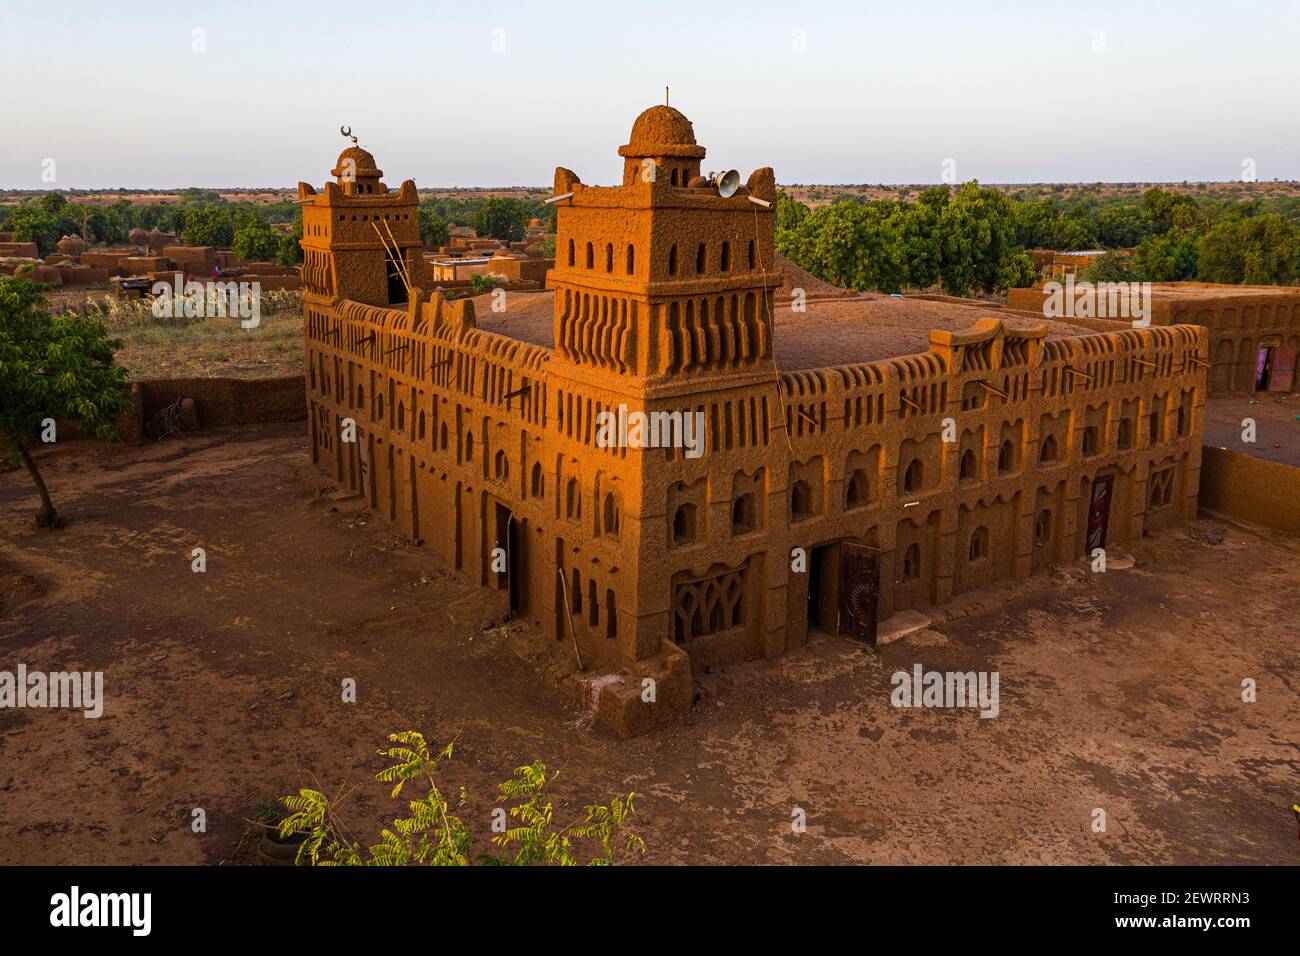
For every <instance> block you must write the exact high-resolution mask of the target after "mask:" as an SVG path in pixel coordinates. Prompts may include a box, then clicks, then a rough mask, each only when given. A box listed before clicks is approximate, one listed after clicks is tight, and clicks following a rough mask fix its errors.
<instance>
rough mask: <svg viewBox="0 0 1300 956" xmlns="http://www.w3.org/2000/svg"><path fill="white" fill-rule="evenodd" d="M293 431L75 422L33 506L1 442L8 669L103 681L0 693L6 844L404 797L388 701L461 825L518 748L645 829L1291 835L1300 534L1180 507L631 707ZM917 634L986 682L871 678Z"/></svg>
mask: <svg viewBox="0 0 1300 956" xmlns="http://www.w3.org/2000/svg"><path fill="white" fill-rule="evenodd" d="M306 448H307V446H306V441H305V439H304V437H303V435H302V434H301V426H300V425H299V426H293V425H287V426H265V427H261V426H259V427H253V428H247V429H237V430H229V431H222V432H208V433H200V434H195V435H191V436H188V437H186V438H185V439H183V440H177V441H172V442H168V443H165V444H162V445H147V446H144V447H141V448H121V447H117V448H109V447H107V446H98V445H86V444H77V443H70V444H69V445H67V446H64V447H61V448H59V449H57V450H52V451H50V452H47V453H45V454H44V455H42V456H41V462H42V465H43V467H44V468H45V470H46V475H47V478H48V480H49V483H50V485H51V488H52V490H53V493H54V495H55V496H56V503H57V504H58V505H59V506H60V507H61V509H62V511H63V513H64V515H65V517H66V519H67V525H66V527H64V528H62V529H60V530H57V531H53V532H37V531H36V530H35V529H34V527H33V526H32V525H31V523H30V517H31V512H32V510H33V508H34V503H33V496H32V493H31V489H30V487H29V483H28V481H27V477H26V475H25V474H24V473H21V472H3V473H0V670H9V671H13V670H15V669H16V667H17V664H18V663H20V662H22V663H25V664H26V665H27V666H28V668H29V670H38V669H40V670H68V669H73V668H76V669H82V670H102V671H103V672H104V680H105V696H106V701H107V702H106V704H105V712H104V716H103V717H102V718H101V719H99V720H92V719H85V718H84V717H82V716H81V714H80V713H79V712H71V711H67V710H27V709H24V710H0V863H91V864H97V863H219V862H223V861H232V860H233V861H239V860H244V859H247V858H248V850H247V845H246V844H245V845H243V846H241V837H242V835H243V834H244V832H245V829H246V822H245V821H246V819H247V818H248V817H249V816H250V815H251V813H252V807H253V805H254V804H255V803H256V802H257V801H259V800H261V799H263V798H265V797H268V796H273V795H279V794H284V793H288V792H291V791H293V790H295V789H296V788H298V787H300V786H311V785H314V784H319V785H320V786H321V787H323V788H324V789H326V790H328V791H331V792H332V791H335V790H337V789H338V788H339V787H342V786H344V785H349V786H354V787H355V790H354V791H353V792H352V795H351V796H350V797H349V799H348V800H347V802H346V804H345V817H346V818H347V820H348V823H349V825H350V826H351V827H352V829H353V831H354V833H357V834H358V835H363V836H369V835H373V834H376V833H377V831H378V828H379V826H380V825H382V824H383V823H385V822H386V821H388V820H389V819H391V816H392V815H393V811H394V806H393V804H392V803H391V802H390V801H389V799H388V796H387V790H386V788H384V787H382V786H380V785H378V784H375V783H374V782H373V781H372V780H371V779H370V778H371V775H372V774H373V773H374V772H375V771H376V770H377V769H379V767H380V766H381V761H380V760H379V758H378V757H377V756H376V755H375V751H376V750H377V748H378V747H379V746H380V744H381V743H383V740H384V735H385V734H387V733H388V732H390V731H393V730H398V729H407V728H410V729H419V730H423V731H425V732H426V733H428V734H430V735H431V736H432V737H433V738H434V739H436V740H439V741H441V740H449V739H451V738H453V737H456V738H457V739H458V744H457V747H458V749H457V754H456V757H455V759H454V760H453V761H452V763H451V764H450V765H449V766H448V769H447V775H446V784H447V788H448V790H449V791H450V792H455V791H456V790H457V789H458V788H459V787H461V786H464V787H466V788H467V790H468V792H469V794H470V796H469V802H468V803H467V804H466V806H465V807H464V808H463V809H462V811H461V815H462V817H463V818H464V819H465V820H466V821H467V823H468V824H469V825H470V826H471V828H473V829H476V830H478V831H479V832H483V833H486V832H487V830H488V824H489V819H490V813H491V808H492V807H493V806H494V805H495V801H494V800H493V788H494V786H495V784H496V783H497V782H499V781H500V780H502V779H504V778H505V777H507V776H508V775H509V773H510V771H511V770H512V769H513V768H514V767H515V766H518V765H520V764H522V763H525V762H527V761H531V760H533V759H540V760H542V761H544V762H545V763H546V764H547V765H548V766H549V767H552V768H559V769H560V770H561V773H560V777H559V779H558V780H557V781H556V784H555V787H554V791H555V794H556V796H557V808H558V810H559V814H558V816H559V818H561V819H568V818H571V817H572V816H575V815H576V814H577V813H578V809H579V808H580V806H581V805H582V804H583V803H584V802H585V801H587V800H591V799H600V800H607V799H608V798H609V797H610V796H612V795H614V794H616V793H619V792H626V791H629V790H634V791H636V793H637V803H636V808H637V813H636V821H637V823H638V826H639V828H640V830H641V832H642V833H643V835H644V836H645V838H646V840H647V842H648V844H649V853H648V855H647V856H646V857H645V858H644V859H645V860H646V861H647V862H652V863H723V862H729V863H960V864H974V863H1007V864H1012V863H1039V862H1042V863H1087V864H1104V863H1243V862H1253V863H1292V864H1294V863H1296V862H1297V861H1300V843H1297V841H1296V821H1295V818H1294V815H1293V814H1292V812H1291V810H1290V806H1291V804H1292V803H1293V802H1296V801H1297V800H1300V735H1298V731H1300V702H1298V700H1300V699H1298V697H1297V691H1300V678H1298V677H1297V674H1300V667H1298V664H1300V661H1298V660H1297V658H1300V648H1298V647H1297V643H1296V639H1295V635H1296V633H1297V630H1296V624H1295V622H1296V617H1297V612H1298V611H1300V542H1297V541H1296V540H1295V539H1293V538H1285V537H1282V536H1280V535H1274V534H1271V533H1266V532H1259V531H1253V530H1248V529H1246V528H1242V527H1238V526H1235V525H1231V524H1227V523H1224V522H1219V521H1201V522H1197V523H1195V524H1194V525H1191V526H1188V527H1186V528H1181V529H1174V530H1170V531H1167V532H1164V533H1162V534H1160V535H1159V536H1157V537H1154V538H1151V539H1147V540H1146V541H1145V542H1143V543H1142V544H1141V545H1140V546H1138V547H1135V548H1133V549H1132V551H1133V553H1134V555H1135V557H1136V559H1137V565H1136V567H1135V568H1133V569H1131V570H1127V571H1111V572H1109V573H1106V574H1102V575H1097V576H1090V575H1086V574H1083V573H1082V572H1079V571H1078V570H1077V569H1074V575H1073V576H1071V575H1070V574H1066V573H1058V574H1057V575H1055V576H1053V577H1052V578H1049V579H1046V580H1045V581H1044V582H1043V587H1042V588H1041V589H1040V590H1039V591H1038V592H1037V593H1036V594H1033V595H1031V596H1028V597H1024V598H1022V599H1020V600H1018V601H1016V602H1014V603H1011V604H1002V603H1000V602H999V601H998V599H997V595H996V592H990V600H989V602H988V604H987V606H989V607H992V608H995V609H994V610H991V611H989V612H987V613H983V614H979V615H975V616H971V617H966V618H963V619H960V620H958V621H955V622H953V623H951V624H944V625H942V626H940V627H938V628H937V629H930V630H926V631H922V632H920V634H919V635H917V636H914V637H910V638H906V639H904V640H902V641H899V642H897V643H895V644H891V645H888V646H886V647H882V648H878V649H872V648H867V647H865V646H862V645H859V644H856V643H853V642H850V641H848V640H846V639H840V638H832V637H825V638H821V639H817V640H815V641H813V642H812V643H811V644H810V645H809V646H808V647H807V648H806V649H804V650H802V651H800V652H798V653H795V654H792V655H790V656H788V657H785V658H782V659H778V660H773V661H752V662H746V663H742V664H738V665H734V666H731V667H727V668H725V669H723V670H721V671H715V672H714V673H712V674H702V675H700V683H701V688H700V692H701V693H700V699H699V701H698V703H697V704H696V707H695V708H694V710H693V711H692V712H691V714H690V715H689V716H688V717H687V718H686V719H685V720H684V721H683V722H682V723H680V724H678V725H675V726H673V727H670V728H666V729H664V730H662V731H659V732H657V733H655V734H653V735H651V736H648V737H644V738H639V739H634V740H619V739H617V738H616V737H614V736H613V735H611V734H610V733H608V732H607V731H604V730H602V729H600V728H593V727H591V726H590V725H589V721H588V719H587V718H586V717H585V716H584V715H583V714H582V713H581V712H580V711H579V710H578V709H577V707H576V706H575V705H574V704H572V703H571V702H570V700H569V698H568V697H567V696H566V695H565V693H564V692H562V690H561V689H560V688H559V687H558V686H557V683H556V680H557V675H559V674H560V673H562V672H563V669H564V667H563V665H564V663H565V661H566V656H565V655H566V653H567V648H565V647H564V646H563V645H562V644H561V645H558V646H557V645H553V644H551V642H549V641H547V640H546V639H545V638H544V637H542V636H541V635H540V634H538V633H537V632H536V631H535V630H533V629H531V628H524V629H487V630H485V629H484V627H483V625H484V623H485V621H486V620H487V618H488V616H489V615H490V612H491V609H490V608H489V606H488V604H487V602H486V601H485V598H484V597H483V595H482V593H481V592H479V591H478V590H477V589H474V588H471V587H468V586H466V585H464V584H463V583H460V582H459V581H457V580H456V579H454V578H452V577H451V576H450V575H449V574H448V573H447V572H446V571H445V570H444V569H443V568H441V567H440V566H439V564H438V562H437V561H436V559H434V558H433V557H432V556H431V555H430V553H429V552H428V551H427V550H425V549H423V548H419V547H416V546H414V545H412V544H410V543H409V542H406V541H403V540H402V539H401V538H400V537H399V536H398V535H397V534H396V533H395V532H394V531H393V530H392V529H391V528H390V527H388V526H387V525H386V524H384V523H383V522H382V521H380V520H379V519H377V518H374V517H373V516H370V515H369V514H367V513H366V512H364V511H361V510H359V509H358V506H357V505H356V504H355V503H354V502H352V501H350V500H348V499H343V498H341V497H340V496H339V495H338V494H337V493H336V492H335V491H334V490H333V489H332V486H331V485H330V484H329V483H328V481H327V480H326V478H325V477H324V476H323V475H321V474H319V473H317V472H315V471H314V470H313V469H312V468H311V467H310V466H309V464H308V461H307V451H306ZM1207 531H1209V532H1214V534H1213V535H1211V536H1210V537H1208V538H1207V536H1206V532H1207ZM1218 535H1222V540H1221V541H1219V542H1218V543H1213V542H1214V541H1218ZM195 547H203V548H205V549H206V550H207V571H206V572H205V573H203V574H196V573H194V572H192V571H191V567H190V562H191V557H190V553H191V549H193V548H195ZM915 663H921V664H923V665H924V667H925V668H926V669H928V670H941V671H947V670H962V671H966V670H976V671H979V670H996V671H997V672H998V673H999V675H1000V678H999V679H1000V691H1001V701H1000V715H999V716H998V717H997V718H996V719H989V720H985V719H981V718H980V717H979V716H978V715H977V714H976V713H975V712H974V711H972V710H956V709H949V710H942V709H937V710H925V709H910V710H904V709H895V708H893V707H892V706H891V705H890V692H891V690H892V685H891V681H890V675H891V674H892V673H894V672H895V671H898V670H903V671H910V670H911V668H912V666H913V665H914V664H915ZM346 677H351V678H354V679H355V680H356V681H357V687H358V700H357V702H356V703H351V704H346V703H343V702H342V700H341V694H340V686H341V685H340V682H341V681H342V679H343V678H346ZM1245 678H1251V679H1253V680H1254V681H1256V682H1257V686H1258V701H1257V702H1256V703H1244V702H1242V700H1241V686H1242V681H1243V679H1245ZM195 808H202V809H203V810H204V811H205V813H206V816H207V821H208V829H207V832H206V833H194V832H192V831H191V826H190V824H191V820H192V811H193V810H194V809H195ZM1098 808H1101V809H1103V810H1105V812H1106V815H1107V827H1106V831H1105V832H1104V833H1094V832H1093V829H1092V822H1093V820H1094V811H1095V810H1096V809H1098ZM798 809H802V810H803V811H804V812H805V813H806V816H807V829H806V832H803V833H795V832H793V831H792V827H791V820H792V814H794V813H795V812H796V811H797V810H798Z"/></svg>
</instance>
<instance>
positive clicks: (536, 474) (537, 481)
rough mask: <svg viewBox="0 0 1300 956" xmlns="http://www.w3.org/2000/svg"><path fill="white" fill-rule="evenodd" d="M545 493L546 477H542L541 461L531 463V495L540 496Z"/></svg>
mask: <svg viewBox="0 0 1300 956" xmlns="http://www.w3.org/2000/svg"><path fill="white" fill-rule="evenodd" d="M544 494H546V479H545V478H543V477H542V463H541V462H540V461H538V462H534V463H533V482H532V496H533V497H534V498H540V497H542V496H543V495H544Z"/></svg>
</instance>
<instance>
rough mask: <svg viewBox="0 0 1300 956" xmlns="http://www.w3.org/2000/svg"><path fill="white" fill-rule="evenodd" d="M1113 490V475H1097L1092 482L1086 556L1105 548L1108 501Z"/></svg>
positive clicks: (1108, 517)
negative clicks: (1096, 549) (1097, 549)
mask: <svg viewBox="0 0 1300 956" xmlns="http://www.w3.org/2000/svg"><path fill="white" fill-rule="evenodd" d="M1114 489H1115V476H1114V475H1098V476H1097V477H1096V478H1095V479H1093V482H1092V503H1091V505H1089V507H1088V541H1087V549H1086V551H1087V554H1092V552H1093V550H1094V549H1095V548H1104V547H1106V526H1107V525H1108V524H1109V523H1110V499H1111V494H1112V493H1113V492H1114Z"/></svg>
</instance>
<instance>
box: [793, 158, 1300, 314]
mask: <svg viewBox="0 0 1300 956" xmlns="http://www.w3.org/2000/svg"><path fill="white" fill-rule="evenodd" d="M776 246H777V251H779V252H781V253H782V254H783V255H785V256H787V257H789V258H790V259H792V260H794V262H796V263H797V264H798V265H800V266H801V267H803V268H805V269H807V270H808V271H809V272H811V273H813V274H814V275H816V276H818V277H819V278H822V279H825V280H826V281H828V282H832V283H835V284H836V285H839V286H842V287H845V288H851V289H861V290H868V289H870V290H876V291H880V292H901V291H903V290H905V289H911V290H920V289H935V288H939V289H942V290H943V291H944V292H947V293H949V294H950V295H961V296H968V295H973V294H980V293H992V292H1002V291H1005V290H1006V289H1008V288H1012V287H1016V286H1025V285H1031V284H1032V283H1033V282H1034V280H1035V278H1036V269H1035V266H1034V261H1033V257H1032V256H1031V255H1030V254H1029V252H1028V250H1030V249H1036V248H1042V249H1053V250H1056V251H1078V250H1084V249H1096V248H1101V249H1110V250H1115V251H1114V252H1113V253H1112V254H1110V255H1107V256H1105V257H1104V258H1103V259H1102V260H1100V261H1099V262H1098V263H1097V264H1096V265H1095V266H1094V268H1093V270H1091V272H1090V273H1089V275H1088V276H1086V277H1087V278H1093V279H1106V280H1110V281H1118V280H1121V279H1126V280H1129V281H1150V282H1171V281H1185V280H1198V281H1202V282H1223V283H1247V284H1252V285H1293V284H1297V283H1300V200H1297V199H1296V198H1295V197H1275V198H1270V199H1263V200H1260V199H1251V200H1233V199H1225V198H1211V197H1199V198H1198V197H1193V196H1188V195H1183V194H1180V193H1174V192H1170V191H1169V190H1165V189H1160V188H1158V187H1154V188H1151V189H1148V190H1147V191H1146V192H1145V193H1143V195H1142V197H1141V198H1140V199H1102V198H1100V197H1093V196H1089V197H1081V198H1073V199H1069V200H1063V199H1057V198H1050V199H1049V198H1033V199H1019V198H1016V197H1015V196H1014V195H1008V194H1006V193H1003V192H1000V191H998V190H994V189H989V188H984V187H981V186H979V184H978V183H975V182H970V183H966V184H964V185H962V186H960V187H958V188H956V189H949V188H948V187H946V186H936V187H933V188H931V189H927V190H925V191H924V192H922V193H921V194H920V195H919V196H918V197H917V199H916V200H914V201H911V202H908V201H905V200H855V199H844V200H840V201H838V202H836V203H833V204H831V205H828V206H821V207H818V208H816V209H811V210H810V209H809V208H808V207H807V206H804V205H803V204H802V203H799V202H797V201H795V200H794V199H792V198H790V197H789V196H785V195H782V196H781V197H780V199H779V200H778V204H777V233H776ZM1122 250H1131V252H1128V251H1122Z"/></svg>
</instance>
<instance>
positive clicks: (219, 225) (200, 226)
mask: <svg viewBox="0 0 1300 956" xmlns="http://www.w3.org/2000/svg"><path fill="white" fill-rule="evenodd" d="M183 222H184V226H183V227H182V229H181V238H182V240H183V241H184V243H185V245H187V246H214V247H216V248H218V249H229V248H230V246H231V243H232V242H234V239H235V225H234V223H233V222H232V221H231V218H230V214H229V213H228V212H227V211H226V210H225V209H223V208H222V207H221V206H215V205H213V206H190V207H188V208H186V209H185V211H184V219H183Z"/></svg>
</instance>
